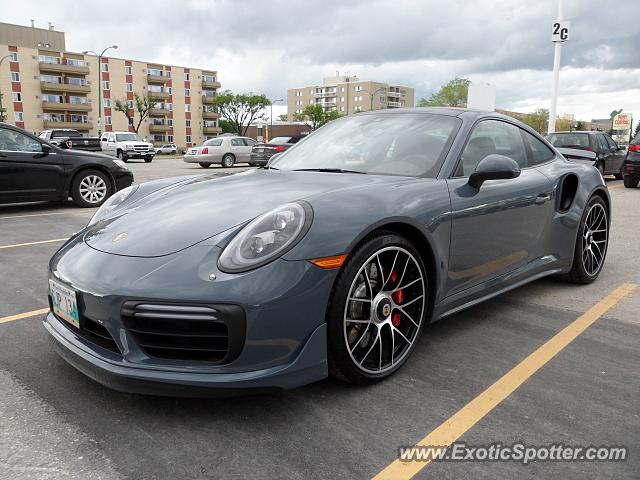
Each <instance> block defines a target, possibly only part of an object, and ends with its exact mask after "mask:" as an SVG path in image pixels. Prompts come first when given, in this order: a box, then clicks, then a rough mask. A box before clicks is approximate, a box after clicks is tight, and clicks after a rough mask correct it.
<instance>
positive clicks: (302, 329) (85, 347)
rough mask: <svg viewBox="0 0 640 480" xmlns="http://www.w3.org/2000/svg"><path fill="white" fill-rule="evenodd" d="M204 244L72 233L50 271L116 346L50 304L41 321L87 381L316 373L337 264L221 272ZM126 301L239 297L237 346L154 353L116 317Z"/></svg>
mask: <svg viewBox="0 0 640 480" xmlns="http://www.w3.org/2000/svg"><path fill="white" fill-rule="evenodd" d="M204 243H205V242H203V244H198V245H195V246H193V247H190V248H187V249H185V250H183V251H181V252H177V253H175V254H171V255H167V256H164V257H152V258H136V257H123V256H119V255H111V254H108V253H103V252H100V251H97V250H94V249H93V248H91V247H89V246H88V245H87V244H85V243H84V241H83V239H82V235H78V236H76V237H74V238H73V239H72V240H71V241H70V242H69V243H67V244H66V245H65V246H63V247H62V249H61V250H60V251H59V252H58V253H56V255H54V257H53V259H52V260H51V263H50V271H51V274H50V275H51V277H52V278H54V279H55V280H56V281H58V282H63V283H64V284H66V285H67V286H68V287H70V288H72V289H74V290H75V291H76V292H77V296H78V305H79V311H80V315H81V317H83V318H85V319H90V320H91V321H93V322H96V323H99V324H100V325H101V326H102V327H104V329H106V331H107V332H108V334H109V336H110V337H111V339H112V341H113V342H114V344H115V345H117V348H111V349H109V348H108V347H105V346H104V345H100V342H95V341H91V339H90V337H88V336H87V335H83V334H82V333H83V332H80V331H79V330H76V329H75V327H71V326H68V324H67V323H66V322H64V321H63V320H60V319H59V318H58V317H57V316H55V315H53V314H52V313H49V315H47V317H46V318H45V319H44V326H45V328H46V329H47V331H48V332H49V334H50V336H51V338H52V340H53V341H54V344H55V346H56V349H57V351H58V352H59V353H60V355H61V356H62V357H63V358H64V359H65V360H66V361H67V362H69V363H70V364H71V365H73V366H74V367H76V368H77V369H78V370H80V371H82V372H83V373H85V374H86V375H88V376H89V377H91V378H93V379H94V380H96V381H98V382H100V383H102V384H104V385H106V386H108V387H111V388H114V389H116V390H122V391H128V392H135V393H149V394H159V395H178V396H185V395H186V396H192V395H218V394H224V393H227V392H228V391H238V390H245V389H289V388H294V387H298V386H301V385H304V384H307V383H311V382H315V381H317V380H320V379H322V378H325V377H326V376H327V351H326V324H325V318H324V317H325V311H326V305H327V302H328V298H329V294H330V291H331V286H332V284H333V280H334V278H335V275H336V271H332V270H322V269H319V268H317V267H315V266H314V265H312V264H310V263H309V262H305V261H287V260H284V259H279V260H276V261H274V262H272V263H271V264H268V265H265V266H264V267H261V268H258V269H256V270H253V271H251V272H246V273H243V274H235V275H230V274H225V273H224V272H220V271H219V270H217V267H216V262H217V258H218V255H219V252H220V249H219V247H217V246H215V245H205V244H204ZM80 266H81V267H80ZM96 272H100V273H99V274H96ZM211 274H214V275H215V276H216V277H217V278H216V280H214V281H211V280H210V279H209V276H210V275H211ZM185 297H186V298H185ZM132 300H135V301H142V300H144V301H145V302H146V301H149V302H159V301H161V302H164V303H185V302H187V303H190V304H202V303H218V304H226V305H238V306H240V307H242V309H243V311H244V322H245V325H244V326H245V328H244V329H243V330H242V335H243V338H242V348H241V351H240V353H239V354H238V355H236V356H234V358H232V359H231V360H230V361H229V362H228V363H218V364H216V363H212V362H206V361H193V360H191V361H189V360H185V359H171V358H166V357H162V356H160V357H158V356H155V357H154V356H152V355H153V354H148V353H147V352H148V350H145V349H144V348H142V347H141V345H139V344H138V343H136V337H135V335H134V334H133V333H132V332H131V331H130V330H129V327H128V326H127V325H126V322H125V321H124V320H123V318H124V317H123V316H122V315H123V306H124V304H125V302H130V301H132ZM81 323H82V322H81ZM81 328H82V327H81Z"/></svg>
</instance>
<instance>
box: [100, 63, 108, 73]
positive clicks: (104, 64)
mask: <svg viewBox="0 0 640 480" xmlns="http://www.w3.org/2000/svg"><path fill="white" fill-rule="evenodd" d="M102 71H103V72H108V71H109V64H108V63H103V64H102Z"/></svg>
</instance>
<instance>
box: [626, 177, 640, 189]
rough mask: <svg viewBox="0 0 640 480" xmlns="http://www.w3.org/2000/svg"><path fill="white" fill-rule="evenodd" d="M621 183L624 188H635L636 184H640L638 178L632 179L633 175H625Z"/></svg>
mask: <svg viewBox="0 0 640 480" xmlns="http://www.w3.org/2000/svg"><path fill="white" fill-rule="evenodd" d="M622 181H623V182H624V186H625V187H626V188H637V187H638V183H640V178H638V177H634V176H633V175H625V176H624V178H623V179H622Z"/></svg>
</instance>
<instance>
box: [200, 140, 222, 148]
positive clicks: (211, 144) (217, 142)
mask: <svg viewBox="0 0 640 480" xmlns="http://www.w3.org/2000/svg"><path fill="white" fill-rule="evenodd" d="M204 145H206V146H207V147H219V146H220V145H222V139H221V138H212V139H211V140H207V141H206V142H204Z"/></svg>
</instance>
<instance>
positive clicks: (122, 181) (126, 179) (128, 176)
mask: <svg viewBox="0 0 640 480" xmlns="http://www.w3.org/2000/svg"><path fill="white" fill-rule="evenodd" d="M113 178H114V179H115V181H116V191H119V190H122V189H123V188H127V187H129V186H131V184H132V183H133V172H131V171H130V170H124V169H118V171H117V172H115V173H114V175H113Z"/></svg>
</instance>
